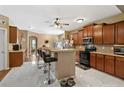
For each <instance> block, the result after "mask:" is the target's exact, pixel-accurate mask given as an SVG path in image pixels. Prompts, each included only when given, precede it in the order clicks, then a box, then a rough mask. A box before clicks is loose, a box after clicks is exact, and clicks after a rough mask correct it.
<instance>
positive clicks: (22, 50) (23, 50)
mask: <svg viewBox="0 0 124 93" xmlns="http://www.w3.org/2000/svg"><path fill="white" fill-rule="evenodd" d="M25 51H26V49H20V50H9V52H25Z"/></svg>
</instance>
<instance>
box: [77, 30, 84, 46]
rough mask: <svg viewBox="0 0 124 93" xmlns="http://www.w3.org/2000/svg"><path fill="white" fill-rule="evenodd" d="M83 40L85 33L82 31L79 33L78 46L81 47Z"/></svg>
mask: <svg viewBox="0 0 124 93" xmlns="http://www.w3.org/2000/svg"><path fill="white" fill-rule="evenodd" d="M82 38H83V31H82V30H81V31H79V32H78V44H79V45H81V44H82V43H83V42H82V41H83V40H82Z"/></svg>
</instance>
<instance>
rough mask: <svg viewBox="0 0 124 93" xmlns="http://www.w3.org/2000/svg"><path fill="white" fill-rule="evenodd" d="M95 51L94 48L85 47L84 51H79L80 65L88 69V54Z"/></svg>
mask: <svg viewBox="0 0 124 93" xmlns="http://www.w3.org/2000/svg"><path fill="white" fill-rule="evenodd" d="M91 51H96V47H94V46H92V47H89V46H85V51H80V54H79V56H80V64H83V65H85V66H88V67H90V52H91Z"/></svg>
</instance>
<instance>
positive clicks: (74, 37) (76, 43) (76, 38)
mask: <svg viewBox="0 0 124 93" xmlns="http://www.w3.org/2000/svg"><path fill="white" fill-rule="evenodd" d="M73 40H74V45H78V33H74V34H73Z"/></svg>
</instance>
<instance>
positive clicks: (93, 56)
mask: <svg viewBox="0 0 124 93" xmlns="http://www.w3.org/2000/svg"><path fill="white" fill-rule="evenodd" d="M90 66H91V67H93V68H96V54H94V53H91V54H90Z"/></svg>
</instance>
